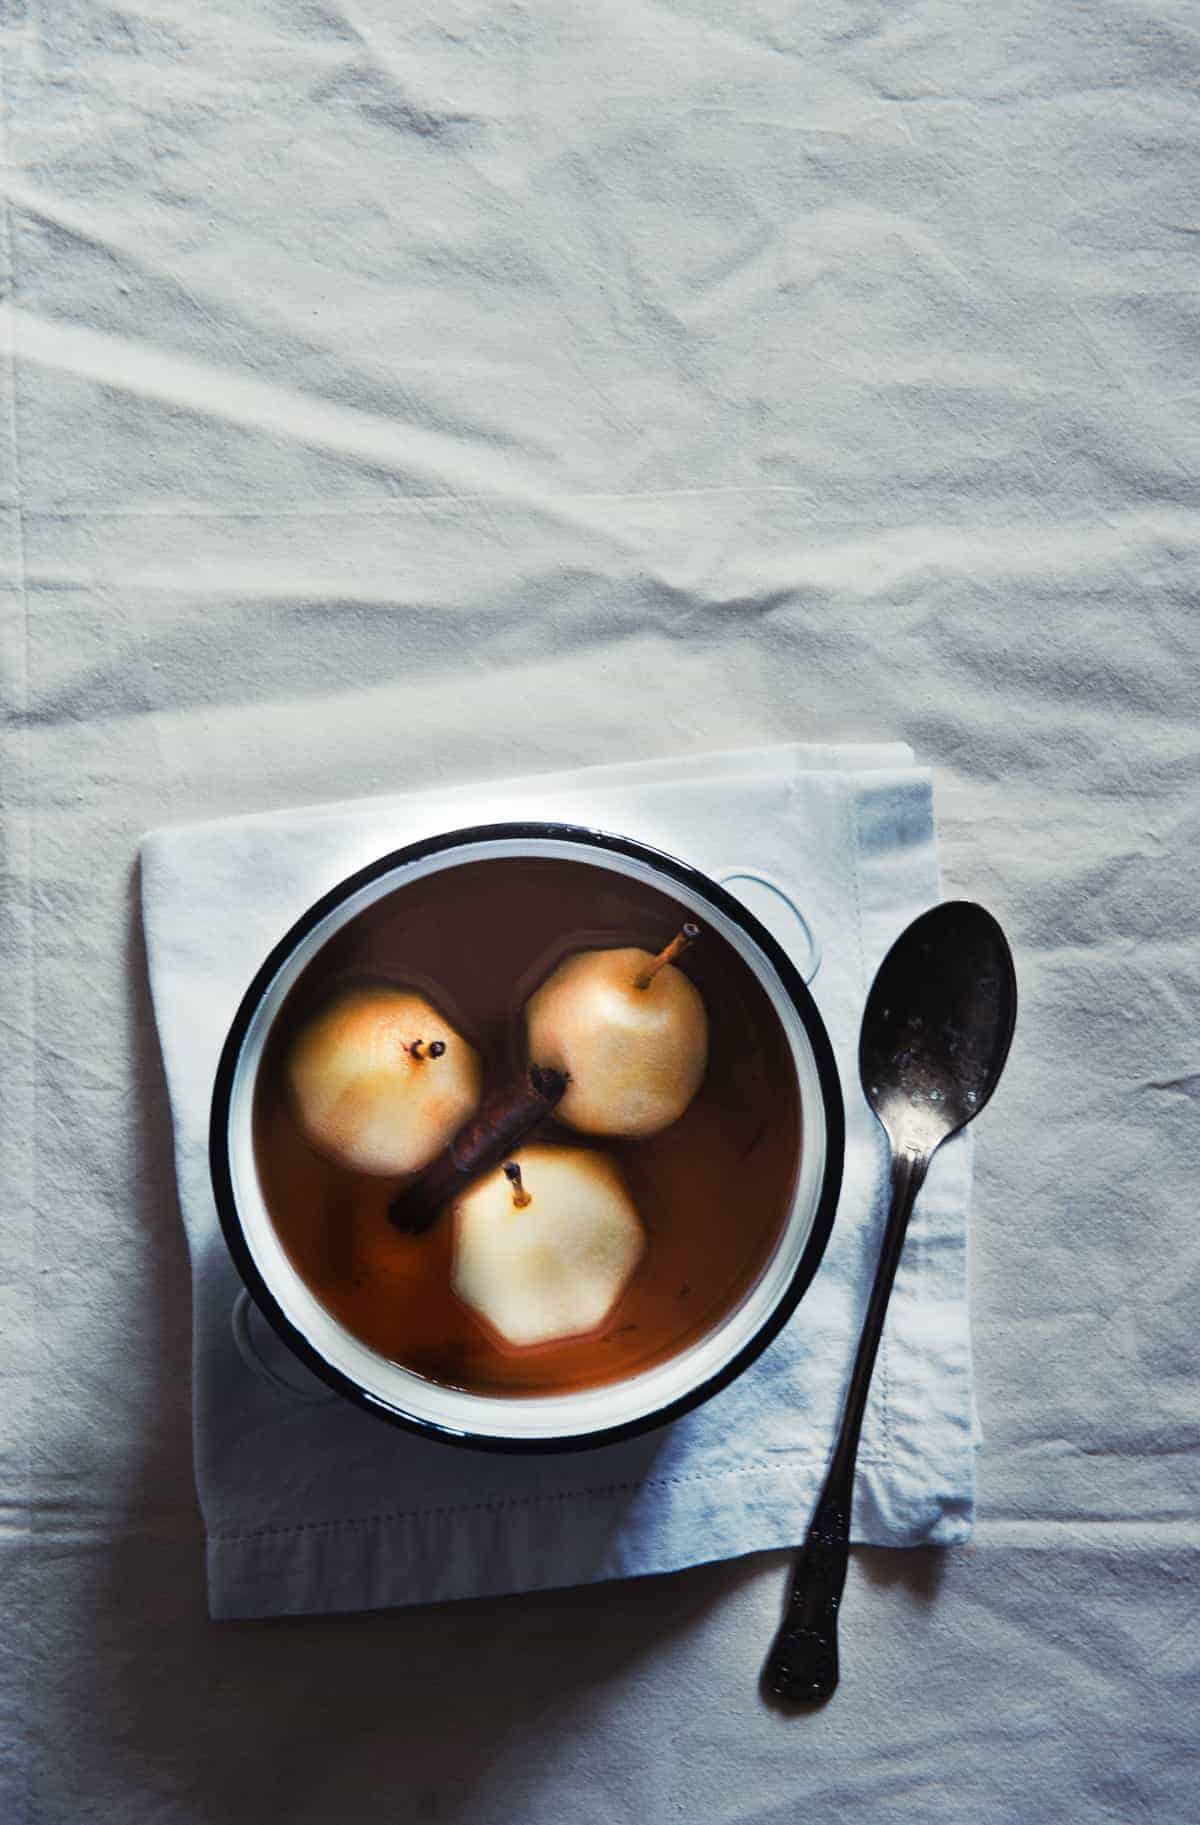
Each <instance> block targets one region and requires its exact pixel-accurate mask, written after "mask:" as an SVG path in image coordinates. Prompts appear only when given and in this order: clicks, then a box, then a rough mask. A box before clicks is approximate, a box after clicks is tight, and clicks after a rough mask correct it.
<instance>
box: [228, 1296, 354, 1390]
mask: <svg viewBox="0 0 1200 1825" xmlns="http://www.w3.org/2000/svg"><path fill="white" fill-rule="evenodd" d="M229 1327H230V1329H231V1330H232V1332H233V1341H234V1343H235V1344H236V1345H237V1352H238V1355H239V1356H240V1357H241V1359H242V1361H243V1362H244V1363H245V1365H246V1367H247V1368H248V1369H249V1370H250V1371H251V1373H252V1374H254V1375H257V1377H258V1379H259V1381H264V1382H266V1383H267V1385H268V1387H271V1388H274V1390H275V1392H276V1393H277V1394H286V1395H287V1396H288V1397H289V1399H291V1400H298V1401H302V1402H303V1403H304V1405H305V1406H306V1407H323V1406H325V1404H326V1403H327V1402H328V1401H332V1400H336V1399H337V1395H336V1394H335V1393H334V1392H333V1390H332V1388H327V1387H326V1386H325V1385H324V1383H323V1382H320V1381H318V1380H317V1378H316V1376H315V1375H313V1374H310V1372H309V1371H308V1370H307V1369H306V1368H305V1367H304V1364H303V1363H302V1362H299V1361H297V1359H296V1357H294V1356H293V1355H292V1352H291V1351H290V1350H289V1349H288V1347H287V1345H286V1344H285V1343H284V1342H283V1341H282V1339H280V1338H278V1337H276V1335H275V1333H274V1331H272V1330H271V1329H270V1327H269V1326H268V1325H267V1322H266V1320H265V1319H264V1318H263V1316H262V1314H261V1312H260V1311H259V1309H258V1307H257V1306H256V1305H255V1303H254V1301H253V1300H252V1299H251V1297H250V1295H249V1293H248V1292H247V1291H246V1289H245V1287H242V1289H241V1291H240V1292H239V1293H238V1296H237V1298H236V1299H235V1300H234V1302H233V1310H232V1312H231V1313H230V1314H229Z"/></svg>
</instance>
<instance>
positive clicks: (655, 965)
mask: <svg viewBox="0 0 1200 1825" xmlns="http://www.w3.org/2000/svg"><path fill="white" fill-rule="evenodd" d="M699 936H700V927H699V926H698V925H693V924H692V922H691V920H690V919H689V921H688V923H687V924H686V925H685V926H683V927H682V928H681V930H679V931H677V932H676V933H675V936H674V937H673V938H672V939H671V942H670V943H669V944H665V945H664V946H663V948H662V950H660V951H659V953H658V955H657V957H655V958H654V959H653V960H652V962H650V963H648V964H647V966H646V968H645V969H644V970H643V971H642V973H641V975H640V976H639V977H638V979H637V981H636V983H635V984H634V987H635V988H639V989H648V988H649V987H650V984H651V983H652V982H653V981H654V978H655V977H656V976H657V975H658V972H659V970H663V969H666V967H667V965H668V963H674V961H675V959H676V957H682V955H683V953H684V951H685V950H686V949H687V947H688V945H689V944H694V943H695V942H696V939H697V938H698V937H699Z"/></svg>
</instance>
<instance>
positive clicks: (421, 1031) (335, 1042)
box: [284, 986, 480, 1175]
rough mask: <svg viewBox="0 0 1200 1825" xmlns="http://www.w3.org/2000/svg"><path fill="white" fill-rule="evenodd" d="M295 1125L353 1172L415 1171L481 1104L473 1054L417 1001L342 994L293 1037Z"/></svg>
mask: <svg viewBox="0 0 1200 1825" xmlns="http://www.w3.org/2000/svg"><path fill="white" fill-rule="evenodd" d="M284 1076H285V1080H286V1083H287V1087H288V1091H289V1094H290V1096H291V1099H292V1106H293V1109H294V1110H295V1113H296V1117H297V1120H298V1121H299V1123H300V1126H301V1128H302V1129H303V1131H304V1134H305V1136H306V1137H307V1139H308V1140H309V1141H310V1142H311V1144H312V1145H313V1146H314V1147H315V1148H316V1149H317V1151H318V1152H319V1153H323V1154H325V1155H326V1156H327V1157H328V1158H329V1159H331V1160H335V1161H336V1162H337V1164H338V1165H340V1166H346V1167H349V1168H350V1170H351V1171H353V1172H367V1173H376V1174H379V1175H391V1174H393V1173H408V1172H419V1171H420V1170H421V1168H422V1167H423V1166H427V1165H428V1164H429V1162H430V1160H432V1159H435V1158H436V1157H437V1155H438V1154H439V1153H440V1152H441V1151H442V1148H443V1147H444V1146H445V1145H446V1143H447V1142H448V1141H449V1140H450V1138H451V1136H452V1135H453V1134H454V1133H455V1132H456V1131H457V1129H459V1128H460V1127H461V1126H462V1124H463V1122H465V1121H466V1120H467V1117H468V1116H470V1115H471V1114H472V1113H473V1112H474V1110H475V1109H476V1107H477V1106H478V1103H479V1087H480V1065H479V1056H478V1054H477V1053H476V1052H475V1050H474V1048H473V1047H472V1046H469V1045H468V1044H467V1042H466V1040H465V1039H463V1037H462V1036H461V1034H459V1033H456V1032H455V1030H454V1028H453V1027H452V1026H451V1025H450V1023H449V1021H448V1020H446V1019H445V1018H444V1017H443V1016H442V1015H441V1014H439V1013H438V1011H437V1009H436V1008H435V1007H434V1006H433V1005H432V1004H431V1003H430V1002H428V1001H426V1000H425V998H424V996H422V995H418V994H415V993H413V992H412V991H410V990H408V989H401V988H390V987H387V986H383V987H379V986H372V987H363V988H354V989H349V990H347V991H346V992H345V993H343V994H342V995H339V996H338V998H337V1000H336V1001H334V1002H332V1003H331V1004H330V1006H328V1007H327V1008H325V1009H324V1010H323V1011H322V1012H321V1013H320V1014H318V1015H317V1016H316V1017H315V1019H313V1020H312V1021H310V1022H309V1024H308V1025H307V1026H306V1027H305V1028H304V1029H303V1030H302V1031H301V1032H300V1033H299V1034H298V1035H297V1037H296V1039H295V1040H294V1041H293V1043H292V1046H291V1049H290V1051H289V1052H288V1055H287V1059H286V1061H285V1064H284Z"/></svg>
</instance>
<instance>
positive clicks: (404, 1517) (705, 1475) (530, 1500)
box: [210, 1452, 882, 1545]
mask: <svg viewBox="0 0 1200 1825" xmlns="http://www.w3.org/2000/svg"><path fill="white" fill-rule="evenodd" d="M817 1461H820V1462H823V1461H824V1459H823V1457H822V1458H820V1459H818V1455H817V1453H815V1452H806V1453H804V1455H803V1456H801V1457H794V1456H792V1455H791V1454H790V1453H789V1454H788V1459H787V1462H788V1463H805V1464H811V1463H814V1462H817ZM881 1462H882V1459H880V1458H867V1457H863V1456H861V1455H860V1457H859V1463H860V1464H872V1463H875V1464H878V1463H881ZM785 1468H786V1464H782V1463H781V1464H739V1465H737V1466H736V1467H734V1468H733V1469H730V1470H722V1471H717V1472H715V1473H714V1472H712V1471H704V1470H699V1471H696V1472H695V1474H694V1475H691V1476H660V1477H641V1478H639V1479H638V1480H637V1481H636V1482H633V1483H599V1484H597V1485H596V1487H595V1488H593V1489H560V1490H556V1491H549V1492H547V1493H545V1494H542V1495H518V1496H500V1497H498V1498H497V1499H496V1500H495V1501H492V1502H447V1503H443V1504H442V1505H441V1506H440V1507H437V1508H393V1509H386V1510H384V1511H383V1512H382V1513H380V1514H360V1515H343V1516H342V1517H341V1518H340V1519H339V1520H336V1521H297V1522H296V1523H295V1524H294V1526H291V1527H252V1528H250V1529H249V1530H248V1531H247V1532H245V1533H236V1534H227V1533H220V1534H212V1535H210V1540H211V1542H212V1544H214V1545H234V1544H237V1543H239V1542H241V1541H243V1540H262V1539H268V1538H270V1537H272V1536H274V1535H277V1534H301V1533H316V1532H325V1531H329V1530H331V1529H333V1528H335V1527H371V1526H374V1525H375V1524H376V1523H377V1522H380V1521H425V1520H432V1519H433V1518H434V1517H435V1516H437V1515H460V1514H486V1513H498V1512H500V1511H501V1510H502V1509H505V1508H532V1507H534V1506H536V1505H537V1504H539V1503H546V1502H576V1501H580V1500H581V1499H583V1498H584V1497H590V1496H614V1495H625V1494H627V1493H628V1492H629V1491H630V1490H639V1489H669V1488H671V1487H673V1486H674V1485H676V1484H680V1483H715V1482H718V1481H720V1479H721V1478H722V1477H730V1476H738V1477H740V1476H759V1475H763V1476H765V1475H773V1474H776V1473H778V1472H779V1471H780V1470H783V1469H785Z"/></svg>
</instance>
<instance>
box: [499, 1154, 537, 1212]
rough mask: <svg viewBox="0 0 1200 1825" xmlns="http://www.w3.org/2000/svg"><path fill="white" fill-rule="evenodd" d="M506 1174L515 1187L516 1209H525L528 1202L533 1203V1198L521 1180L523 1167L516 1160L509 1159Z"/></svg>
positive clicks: (514, 1202)
mask: <svg viewBox="0 0 1200 1825" xmlns="http://www.w3.org/2000/svg"><path fill="white" fill-rule="evenodd" d="M504 1176H505V1178H506V1179H507V1180H508V1182H509V1184H510V1185H511V1186H512V1188H513V1194H512V1199H513V1209H514V1210H524V1208H525V1206H526V1205H527V1204H532V1203H533V1199H532V1198H531V1197H530V1195H529V1193H528V1192H527V1191H526V1189H525V1187H524V1185H523V1184H522V1182H521V1168H520V1167H519V1166H518V1165H517V1162H516V1161H515V1160H509V1162H508V1164H507V1166H506V1167H505V1168H504Z"/></svg>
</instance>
